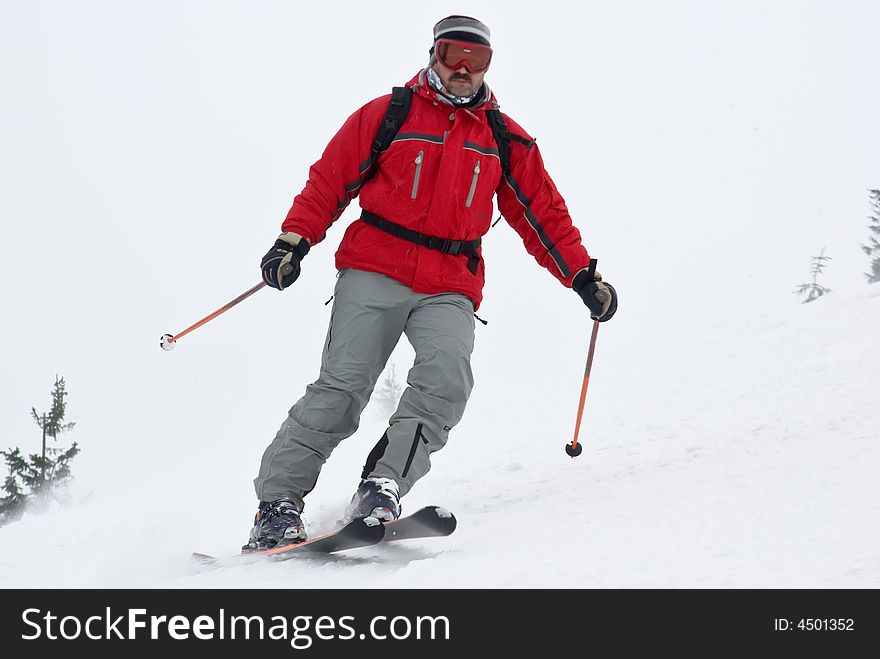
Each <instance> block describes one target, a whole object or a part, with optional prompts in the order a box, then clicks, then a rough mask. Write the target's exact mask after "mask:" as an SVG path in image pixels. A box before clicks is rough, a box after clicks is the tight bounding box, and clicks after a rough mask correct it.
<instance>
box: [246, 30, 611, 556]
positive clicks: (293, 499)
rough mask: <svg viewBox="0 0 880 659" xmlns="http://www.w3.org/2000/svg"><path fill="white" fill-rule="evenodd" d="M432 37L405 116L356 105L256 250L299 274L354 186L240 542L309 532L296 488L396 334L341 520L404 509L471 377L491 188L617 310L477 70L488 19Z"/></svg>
mask: <svg viewBox="0 0 880 659" xmlns="http://www.w3.org/2000/svg"><path fill="white" fill-rule="evenodd" d="M433 37H434V41H433V46H432V48H431V49H430V51H429V52H430V55H431V57H430V62H429V65H428V67H426V68H425V69H423V70H422V71H420V72H419V73H418V75H416V76H415V77H414V78H413V79H412V80H410V82H409V83H408V84H407V90H404V91H406V94H405V99H404V100H405V101H406V103H403V104H404V105H407V104H408V105H409V107H408V110H406V118H405V120H403V123H402V124H401V125H400V126H394V127H393V130H392V128H391V124H393V121H392V120H391V116H392V109H390V108H391V107H392V106H393V105H394V104H397V105H398V106H399V105H401V101H400V97H398V96H397V95H391V96H389V95H385V96H382V97H380V98H377V99H375V100H373V101H371V102H369V103H367V104H366V105H365V106H363V107H362V108H360V109H359V110H358V111H357V112H355V113H354V114H353V115H351V117H349V119H348V120H347V121H346V122H345V124H344V125H343V126H342V128H341V129H340V130H339V132H338V133H337V134H336V135H335V136H334V137H333V138H332V139H331V141H330V143H329V144H328V145H327V148H326V150H325V151H324V154H323V155H322V156H321V159H320V160H318V162H316V163H315V164H314V165H313V166H312V167H311V169H310V172H309V179H308V182H307V183H306V185H305V188H304V189H303V191H302V192H301V193H300V194H299V195H297V197H296V198H295V199H294V202H293V206H292V207H291V209H290V212H289V213H288V214H287V218H286V219H285V220H284V222H283V223H282V227H281V228H282V231H283V233H282V234H281V235H280V236H279V237H278V239H277V240H276V241H275V244H274V245H273V247H272V248H271V249H270V250H269V252H268V253H267V254H266V255H265V256H264V257H263V260H262V262H261V268H262V273H263V280H264V281H265V282H266V284H268V285H269V286H271V287H273V288H277V289H279V290H283V289H285V288H287V287H288V286H290V285H291V284H293V283H294V282H295V281H296V279H297V278H298V277H299V274H300V262H301V261H302V259H303V257H305V256H306V254H308V252H309V250H310V248H311V247H313V246H314V245H315V244H316V243H318V242H320V241H321V240H323V239H324V237H325V234H326V231H327V229H328V228H329V227H330V225H331V224H333V222H334V221H335V220H336V219H338V218H339V217H340V216H341V215H342V213H343V211H344V210H345V208H346V207H347V206H348V204H349V203H350V202H351V200H352V199H354V198H355V197H356V196H358V195H360V205H361V208H362V211H363V212H362V214H361V217H360V218H359V219H358V220H356V221H354V222H353V223H352V224H351V225H350V226H349V227H348V228H347V230H346V231H345V235H344V236H343V238H342V242H341V244H340V247H339V249H338V251H337V252H336V266H337V268H338V269H339V276H338V280H337V283H336V288H335V295H334V303H333V310H332V313H331V317H330V327H329V330H328V332H327V339H326V342H325V345H324V352H323V356H322V362H321V370H320V375H319V377H318V379H317V380H316V381H315V382H314V383H313V384H310V385H309V386H308V387H307V388H306V392H305V395H304V396H303V397H302V398H301V399H300V400H299V401H298V402H297V403H296V404H295V405H294V406H293V408H292V409H291V410H290V412H289V414H288V416H287V419H286V420H285V421H284V423H283V424H282V425H281V428H280V429H279V430H278V433H277V434H276V436H275V439H274V440H273V441H272V443H271V444H270V445H269V446H268V447H267V448H266V450H265V452H264V454H263V457H262V461H261V464H260V470H259V474H258V476H257V477H256V479H255V480H254V486H255V489H256V494H257V498H258V499H259V502H260V503H259V508H258V511H257V514H256V518H255V521H254V526H253V528H252V530H251V533H250V540H249V542H248V544H247V545H245V547H244V548H243V549H244V550H245V551H248V550H259V549H266V548H270V547H274V546H277V545H279V544H289V543H297V542H302V541H304V540H305V539H306V532H305V526H304V524H303V521H302V517H301V514H302V511H303V507H304V501H303V499H304V497H305V496H306V495H307V494H308V493H309V492H311V490H312V489H313V488H314V487H315V484H316V482H317V479H318V475H319V473H320V471H321V468H322V466H323V464H324V462H325V461H326V460H327V458H328V457H329V456H330V453H331V452H332V451H333V449H334V448H335V447H336V446H337V445H338V444H339V442H340V441H342V440H343V439H345V438H346V437H349V436H350V435H352V434H353V433H354V432H355V431H356V430H357V427H358V423H359V420H360V415H361V412H362V411H363V409H364V407H365V406H366V404H367V402H368V400H369V398H370V394H371V393H372V391H373V388H374V386H375V384H376V381H377V379H378V378H379V376H380V374H381V373H382V370H383V369H384V367H385V364H386V362H387V360H388V358H389V356H390V355H391V352H392V350H393V349H394V348H395V346H396V345H397V343H398V341H399V339H400V337H401V335H403V334H406V337H407V339H408V340H409V341H410V343H411V344H412V346H413V348H414V350H415V353H416V357H415V362H414V364H413V367H412V369H411V370H410V371H409V374H408V377H407V383H408V387H407V389H406V390H405V391H404V393H403V395H402V397H401V399H400V403H399V406H398V408H397V411H396V412H395V413H394V414H393V415H392V417H391V418H390V420H389V424H388V429H387V430H386V431H385V433H384V434H383V435H382V437H381V439H379V441H378V443H377V444H376V445H375V447H374V448H373V449H372V451H371V452H370V454H369V456H368V457H367V459H366V464H365V465H364V468H363V472H362V473H361V481H360V484H359V486H358V487H357V491H356V492H355V494H354V496H353V498H352V502H351V504H350V506H349V507H348V509H347V511H346V517H347V518H349V519H353V518H356V517H365V516H373V517H377V518H379V519H381V520H384V521H392V520H395V519H397V518H398V517H399V515H400V510H401V508H400V498H401V497H402V496H403V495H405V494H406V493H407V492H409V490H410V489H411V488H412V486H413V484H414V483H415V482H416V481H417V480H419V479H420V478H421V477H422V476H424V475H425V474H426V473H427V472H428V470H429V469H430V466H431V465H430V455H431V454H432V453H433V452H435V451H438V450H440V449H441V448H443V446H444V445H445V444H446V441H447V439H448V436H449V431H450V430H451V429H452V428H453V427H455V425H456V424H457V423H458V422H459V421H460V420H461V418H462V415H463V413H464V409H465V404H466V403H467V400H468V397H469V395H470V393H471V388H472V387H473V376H472V373H471V367H470V357H471V352H472V350H473V346H474V313H475V311H476V310H477V309H478V307H479V305H480V301H481V299H482V287H483V282H484V264H483V259H482V253H481V249H480V238H481V237H482V236H483V235H485V234H486V232H487V231H488V230H489V227H490V224H491V221H492V211H493V206H492V202H493V198H494V197H495V195H497V197H498V207H499V209H500V211H501V213H502V214H503V215H504V217H505V218H506V220H507V221H508V222H509V223H510V224H511V225H512V226H513V228H514V229H515V230H516V231H517V233H518V234H519V235H520V236H521V238H522V240H523V243H524V244H525V247H526V249H527V251H528V252H529V253H530V254H531V255H532V256H533V257H534V258H535V259H536V260H537V261H538V263H539V264H540V265H542V266H543V267H545V268H546V269H547V270H549V271H550V273H551V274H552V275H553V276H555V277H556V278H557V279H558V280H559V281H560V282H561V283H562V284H563V285H565V286H567V287H571V288H572V289H574V291H575V292H577V293H578V295H579V296H580V297H581V298H582V300H583V302H584V303H585V304H586V306H587V307H588V308H589V311H590V315H591V317H592V318H593V319H595V320H598V321H606V320H609V319H610V318H611V317H612V316H613V315H614V313H615V311H616V310H617V293H616V292H615V290H614V288H613V287H612V286H611V285H609V284H606V283H604V282H603V281H602V278H601V276H600V275H599V274H598V273H596V272H595V263H593V264H592V267H591V259H590V256H589V255H588V254H587V251H586V249H585V248H584V247H583V245H582V244H581V237H580V233H579V232H578V230H577V229H576V228H575V227H574V226H573V225H572V222H571V218H570V216H569V213H568V209H567V208H566V205H565V201H564V200H563V198H562V196H561V195H560V194H559V192H558V191H557V190H556V186H555V185H554V184H553V181H552V180H551V179H550V177H549V175H548V174H547V173H546V171H545V170H544V165H543V161H542V159H541V155H540V153H539V150H538V147H537V145H536V144H535V142H534V140H533V139H532V138H531V137H529V136H528V134H527V133H526V132H525V131H524V130H523V129H522V128H521V127H520V126H519V125H518V124H516V123H515V122H514V121H513V120H511V119H510V118H509V117H507V116H506V115H502V114H501V113H500V112H498V105H497V103H496V101H495V96H494V95H493V93H492V92H491V90H490V89H489V87H488V86H487V85H486V83H485V82H484V80H483V78H484V76H485V74H486V71H487V70H488V68H489V65H490V63H491V59H492V49H491V45H490V32H489V29H488V28H487V27H486V26H485V25H484V24H483V23H481V22H480V21H478V20H476V19H474V18H470V17H467V16H449V17H447V18H444V19H443V20H441V21H440V22H438V23H437V24H436V25H435V26H434V34H433ZM392 101H393V103H391V102H392ZM389 103H391V105H389ZM397 111H400V108H399V107H398V108H397ZM383 122H384V123H383ZM493 122H494V123H493ZM499 126H500V127H499ZM394 130H396V131H397V132H396V133H394V132H393V131H394ZM382 131H385V134H386V135H388V136H390V134H389V131H391V134H393V141H391V143H390V146H388V147H387V148H384V149H383V150H381V151H380V145H379V144H377V142H380V141H381V140H378V139H377V135H382V134H383V132H382ZM499 135H501V136H502V138H499Z"/></svg>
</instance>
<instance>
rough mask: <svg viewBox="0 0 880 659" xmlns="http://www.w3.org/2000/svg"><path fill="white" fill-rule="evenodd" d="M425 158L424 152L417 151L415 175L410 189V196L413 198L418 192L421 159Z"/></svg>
mask: <svg viewBox="0 0 880 659" xmlns="http://www.w3.org/2000/svg"><path fill="white" fill-rule="evenodd" d="M424 159H425V152H424V151H419V155H417V156H416V176H415V179H414V180H413V189H412V198H413V199H415V198H416V195H418V194H419V178H421V176H422V161H423V160H424Z"/></svg>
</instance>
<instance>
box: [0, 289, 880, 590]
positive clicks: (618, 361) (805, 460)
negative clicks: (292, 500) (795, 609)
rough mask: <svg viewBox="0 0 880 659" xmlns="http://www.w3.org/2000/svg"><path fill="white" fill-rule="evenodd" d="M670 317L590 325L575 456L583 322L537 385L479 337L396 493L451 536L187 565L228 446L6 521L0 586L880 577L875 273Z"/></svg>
mask: <svg viewBox="0 0 880 659" xmlns="http://www.w3.org/2000/svg"><path fill="white" fill-rule="evenodd" d="M615 323H618V325H617V328H616V329H615ZM678 326H679V328H678V330H677V331H674V332H666V333H663V332H660V331H652V332H650V333H642V332H641V331H640V328H638V327H634V323H633V322H632V319H630V320H627V316H626V314H625V313H624V307H621V315H620V318H619V319H615V321H614V322H612V323H609V324H608V325H607V326H603V327H602V330H601V331H600V334H599V345H598V350H597V357H596V362H595V365H594V373H593V379H592V382H591V390H590V392H589V396H588V403H587V412H586V420H585V424H584V428H583V435H582V439H583V441H584V443H585V447H586V448H585V451H584V453H583V455H582V456H581V457H580V458H578V459H576V460H572V459H570V458H568V457H567V456H566V455H565V453H564V452H563V446H564V444H565V443H566V442H567V441H570V437H571V424H572V422H573V419H574V413H575V409H576V404H577V401H576V398H577V394H578V392H579V387H580V382H579V380H580V374H581V372H582V369H583V357H584V356H585V351H586V346H585V345H583V343H584V342H585V338H586V336H587V331H588V329H589V328H588V327H587V325H586V323H585V324H584V328H582V329H583V332H582V333H581V332H580V331H578V332H577V333H576V334H574V335H572V336H570V337H569V336H568V335H566V338H567V339H571V343H574V342H575V340H577V341H578V343H577V345H578V346H581V345H583V350H582V351H581V350H579V349H572V348H571V345H568V347H567V350H568V353H569V354H572V353H574V355H576V356H572V357H571V358H570V359H568V360H561V361H560V360H556V361H555V365H554V363H551V362H553V361H554V360H550V361H543V360H538V361H539V362H540V363H538V364H536V365H534V366H533V367H530V366H529V361H528V360H525V361H524V362H523V365H521V366H518V367H517V368H518V369H520V372H519V376H520V377H521V378H525V380H524V381H528V382H529V383H530V385H529V386H530V389H529V390H528V391H525V390H524V388H523V387H522V386H519V385H515V384H514V383H515V378H513V379H512V378H511V377H510V376H511V371H510V369H511V368H512V366H513V363H514V362H516V360H511V359H510V358H509V354H507V355H506V356H505V354H503V352H502V350H503V347H502V346H495V345H494V344H493V343H492V342H485V344H484V345H482V346H480V347H479V348H478V353H477V354H478V359H477V361H478V362H479V364H477V376H478V381H479V380H480V374H481V371H480V370H479V369H483V371H484V372H486V377H485V378H484V381H487V384H486V385H484V386H482V387H478V390H477V391H476V392H475V395H474V399H472V402H471V408H470V410H469V413H468V418H467V419H466V421H465V422H464V423H462V425H461V426H459V428H457V429H456V430H455V431H454V432H453V434H452V439H451V441H450V445H449V447H447V449H445V450H444V451H443V452H441V453H438V454H437V455H436V459H435V462H434V469H433V471H432V472H431V473H430V474H428V476H426V477H425V479H423V480H422V481H421V482H420V483H419V484H418V485H417V487H416V488H415V489H414V490H413V492H412V493H411V494H410V495H409V496H408V497H407V498H406V499H405V500H404V504H405V507H406V508H409V509H410V510H414V509H416V508H417V507H419V506H421V505H426V504H430V503H438V504H442V505H444V506H446V507H448V508H450V509H452V510H454V511H455V512H456V513H457V515H458V517H459V529H458V531H457V532H456V533H455V534H454V535H453V536H451V537H450V538H446V539H431V540H425V541H410V542H407V543H405V545H402V546H394V547H379V548H371V549H363V550H357V551H352V552H348V553H346V554H345V555H338V556H333V557H317V558H308V559H303V560H293V561H289V562H285V563H280V564H267V563H261V562H256V563H249V564H244V565H234V566H228V567H223V568H221V569H207V568H205V567H203V566H199V565H196V564H194V563H193V562H191V561H190V559H189V554H190V552H191V551H193V550H200V551H204V552H209V553H218V554H221V555H231V554H234V553H235V552H236V549H237V547H238V546H239V545H240V544H241V543H242V542H243V541H244V540H245V538H246V535H247V531H248V525H249V517H250V515H251V514H252V511H253V500H252V495H250V496H249V495H248V485H249V479H250V478H251V477H252V476H253V473H252V472H253V471H254V469H255V467H256V464H255V463H254V460H253V459H251V460H250V461H249V460H246V459H241V458H240V456H239V459H236V460H233V461H230V462H229V463H227V464H225V466H223V467H218V469H217V471H216V473H212V472H211V470H205V471H204V472H202V473H201V474H198V475H190V478H189V482H190V483H191V484H192V486H191V487H190V489H188V490H186V489H184V490H182V489H181V488H179V487H175V483H174V481H175V478H177V476H176V475H175V474H174V473H173V472H172V473H170V474H168V475H164V476H162V477H161V478H155V479H144V480H141V479H140V477H139V476H138V475H137V472H136V471H131V472H130V473H129V479H130V486H129V487H127V488H126V489H125V491H124V492H123V493H120V492H119V491H118V489H117V491H115V492H114V491H110V489H106V490H102V489H101V488H100V486H99V487H97V488H94V489H93V490H92V492H91V496H90V497H89V498H86V499H85V500H82V501H81V502H80V503H79V504H78V505H75V506H73V507H72V508H70V509H66V510H60V509H56V510H54V511H53V512H50V513H48V514H45V515H41V516H34V515H28V516H26V517H25V518H24V519H23V520H21V521H20V522H18V523H15V524H12V525H9V526H7V527H5V528H2V529H0V586H2V587H13V586H24V587H43V586H61V587H74V586H86V587H91V586H109V587H125V586H148V587H159V586H162V587H218V586H254V587H261V586H266V587H270V586H271V587H320V588H335V587H355V588H375V587H382V588H392V587H404V588H407V587H412V588H420V587H439V588H445V587H466V588H470V587H476V588H482V587H500V588H512V587H525V588H531V587H559V588H579V587H736V588H739V587H773V588H776V587H798V588H800V587H820V588H824V587H844V588H859V587H872V588H876V587H880V562H878V559H877V553H876V548H877V546H878V545H880V509H878V507H880V503H878V502H880V485H878V481H877V478H876V467H877V465H878V464H880V448H878V443H877V437H878V430H880V406H878V405H877V392H878V377H880V375H878V374H880V350H878V348H877V328H878V327H880V287H877V288H876V289H873V288H871V287H865V289H864V291H863V292H862V293H858V294H852V295H830V296H827V297H825V298H823V299H821V300H819V301H817V302H815V303H812V304H809V305H798V304H796V303H795V302H791V303H790V304H789V305H786V306H784V307H779V306H777V307H776V308H775V309H774V310H773V311H767V312H761V313H758V314H757V315H755V316H753V317H752V318H747V317H745V315H744V314H742V313H740V314H738V316H736V317H733V316H732V317H731V318H730V319H728V320H725V321H723V322H722V321H720V320H718V319H717V318H716V319H715V320H712V321H711V322H708V323H706V324H705V326H702V327H701V326H699V325H698V324H694V323H679V324H678ZM508 331H509V330H508ZM636 337H638V339H637V340H636ZM580 339H584V342H581V341H580ZM157 352H158V348H157ZM160 356H162V355H160ZM398 359H400V357H398ZM401 363H402V362H400V361H398V370H400V365H401ZM404 368H405V367H404ZM520 384H522V382H520ZM502 400H503V402H502ZM514 411H516V413H514ZM279 420H280V419H279ZM381 430H382V422H381V418H380V417H379V415H378V414H377V413H375V412H374V411H371V409H370V408H368V413H367V414H366V415H365V419H364V425H363V426H362V429H361V431H359V433H358V435H356V436H355V438H352V439H350V440H348V441H347V442H345V443H343V445H342V446H341V447H340V448H339V449H338V450H337V453H336V454H334V456H333V458H332V459H331V460H330V462H329V463H328V466H327V467H326V469H325V472H324V474H323V475H322V477H321V480H320V481H319V485H318V487H317V488H316V490H315V492H313V493H312V495H311V496H310V497H309V500H308V501H309V505H308V507H307V511H306V512H307V513H308V522H309V524H310V526H311V530H312V532H316V533H317V532H320V531H321V530H322V529H324V528H327V527H328V526H329V525H331V524H332V522H333V520H334V519H335V516H336V515H337V513H338V511H339V510H340V508H341V507H342V506H343V505H344V503H345V502H346V499H347V497H348V496H350V493H351V490H352V488H353V487H354V484H355V481H354V480H353V479H355V478H356V475H357V473H358V469H359V465H360V461H361V460H362V459H363V457H364V456H365V454H366V452H367V451H368V450H369V448H370V447H371V446H372V443H373V441H374V438H375V437H378V434H379V433H381ZM361 436H363V437H364V439H363V440H361V441H359V440H357V439H356V438H357V437H361ZM268 439H269V438H268V437H267V438H265V440H266V441H268ZM252 448H253V450H252V451H251V453H249V456H252V457H254V458H256V457H258V455H259V451H261V450H262V444H261V443H259V442H258V443H257V444H256V445H255V446H254V447H252ZM150 483H152V485H151V484H150ZM80 498H81V499H82V498H84V496H83V493H82V492H80Z"/></svg>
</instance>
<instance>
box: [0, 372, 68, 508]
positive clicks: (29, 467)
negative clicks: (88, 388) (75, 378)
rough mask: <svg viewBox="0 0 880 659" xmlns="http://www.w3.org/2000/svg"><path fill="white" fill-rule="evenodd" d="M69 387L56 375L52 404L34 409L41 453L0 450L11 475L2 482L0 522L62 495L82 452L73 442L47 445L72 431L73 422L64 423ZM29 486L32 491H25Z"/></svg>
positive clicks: (16, 449)
mask: <svg viewBox="0 0 880 659" xmlns="http://www.w3.org/2000/svg"><path fill="white" fill-rule="evenodd" d="M66 398H67V388H66V384H65V382H64V378H59V377H58V376H56V377H55V385H54V387H53V389H52V405H51V407H50V409H49V411H48V412H43V413H42V414H40V413H38V412H37V410H36V408H31V416H32V417H33V419H34V421H35V422H36V424H37V426H39V428H40V430H41V431H42V452H41V453H33V454H31V455H28V456H27V457H25V456H23V455H22V453H21V450H20V449H19V448H15V449H10V450H8V451H0V455H2V456H3V458H4V459H5V460H6V467H7V468H8V469H9V475H8V476H7V477H6V481H5V483H4V485H3V490H4V491H5V492H6V496H5V497H3V498H2V499H0V524H3V523H5V522H9V521H15V520H16V519H19V518H20V517H21V516H22V515H23V514H24V510H25V506H26V505H28V504H37V506H36V507H37V509H40V508H42V507H44V506H45V505H46V504H48V502H49V501H50V500H51V499H53V498H56V499H57V498H59V497H60V496H61V495H62V494H63V489H64V487H65V486H66V485H67V483H68V481H69V480H70V475H71V470H70V462H71V460H73V458H74V457H75V456H76V455H77V454H78V453H79V447H78V446H77V444H76V442H74V443H73V444H72V445H71V446H70V447H68V448H66V449H64V448H58V447H57V446H47V445H46V439H47V438H51V439H52V440H53V441H55V442H57V441H58V435H60V434H62V433H65V432H67V431H68V430H71V429H72V428H73V427H74V425H75V424H74V423H65V422H64V415H65V413H66V411H67V401H66ZM24 488H27V489H28V490H29V492H27V493H25V489H24Z"/></svg>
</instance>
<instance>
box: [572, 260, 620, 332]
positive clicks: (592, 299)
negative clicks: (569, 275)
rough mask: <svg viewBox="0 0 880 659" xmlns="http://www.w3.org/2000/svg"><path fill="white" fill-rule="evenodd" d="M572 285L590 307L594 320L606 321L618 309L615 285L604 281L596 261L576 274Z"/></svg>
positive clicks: (591, 316)
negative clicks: (597, 268) (597, 269)
mask: <svg viewBox="0 0 880 659" xmlns="http://www.w3.org/2000/svg"><path fill="white" fill-rule="evenodd" d="M571 287H572V289H574V291H575V292H576V293H577V294H578V295H580V296H581V299H582V300H583V301H584V304H586V305H587V307H588V308H589V309H590V318H592V319H593V320H598V321H599V322H600V323H604V322H605V321H606V320H611V317H612V316H613V315H614V314H615V312H616V311H617V291H615V290H614V286H612V285H611V284H608V283H606V282H604V281H602V275H600V274H599V273H598V272H596V265H595V261H593V263H591V264H590V267H589V268H586V269H584V270H581V271H580V272H579V273H577V274H576V275H575V276H574V279H573V280H572V282H571Z"/></svg>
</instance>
